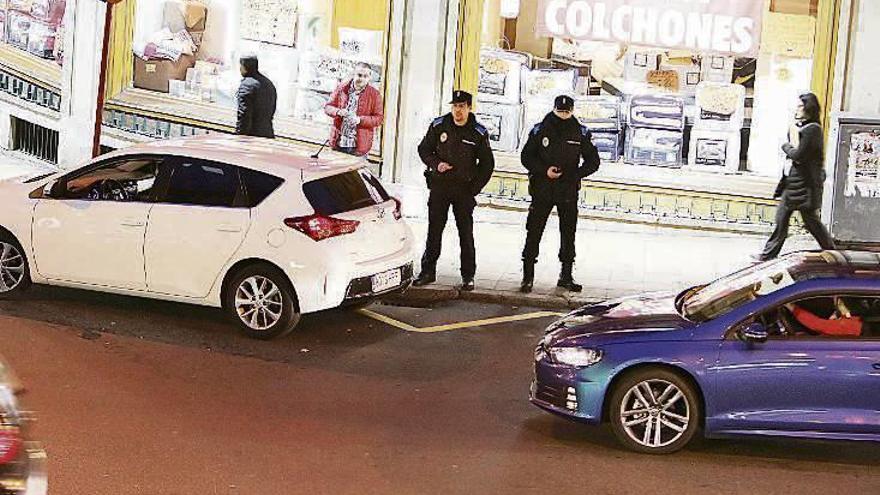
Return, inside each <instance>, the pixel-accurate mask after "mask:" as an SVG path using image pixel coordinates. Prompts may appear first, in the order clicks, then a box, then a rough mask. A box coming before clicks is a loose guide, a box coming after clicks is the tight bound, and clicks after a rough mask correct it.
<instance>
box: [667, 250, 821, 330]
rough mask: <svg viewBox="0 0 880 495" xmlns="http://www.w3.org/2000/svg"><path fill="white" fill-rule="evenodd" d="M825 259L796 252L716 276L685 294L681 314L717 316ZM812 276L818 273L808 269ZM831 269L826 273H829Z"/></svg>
mask: <svg viewBox="0 0 880 495" xmlns="http://www.w3.org/2000/svg"><path fill="white" fill-rule="evenodd" d="M828 261H829V260H827V259H825V258H824V257H823V256H822V255H821V254H819V253H797V254H791V255H788V256H785V257H783V258H780V259H777V260H773V261H770V262H766V263H761V264H758V265H754V266H751V267H748V268H745V269H743V270H740V271H738V272H736V273H733V274H731V275H728V276H726V277H723V278H720V279H718V280H716V281H714V282H712V283H711V284H709V285H707V286H705V287H703V288H701V289H698V290H696V291H694V292H693V293H691V294H689V295H688V296H687V297H686V298H685V299H684V301H683V304H682V306H681V309H682V316H684V317H685V318H687V319H689V320H692V321H707V320H711V319H714V318H717V317H719V316H721V315H723V314H725V313H727V312H729V311H731V310H733V309H735V308H737V307H739V306H741V305H743V304H745V303H747V302H749V301H752V300H754V299H757V298H758V297H762V296H766V295H768V294H772V293H774V292H776V291H778V290H780V289H784V288H785V287H788V286H789V285H792V284H794V283H795V281H797V280H801V279H802V278H803V277H804V273H803V270H802V268H804V267H805V265H806V264H812V263H815V262H819V263H821V264H823V265H827V263H828ZM810 273H811V274H812V276H816V275H818V276H821V274H822V272H821V271H819V272H815V271H814V270H811V271H810ZM832 275H833V271H832V272H829V273H828V276H832Z"/></svg>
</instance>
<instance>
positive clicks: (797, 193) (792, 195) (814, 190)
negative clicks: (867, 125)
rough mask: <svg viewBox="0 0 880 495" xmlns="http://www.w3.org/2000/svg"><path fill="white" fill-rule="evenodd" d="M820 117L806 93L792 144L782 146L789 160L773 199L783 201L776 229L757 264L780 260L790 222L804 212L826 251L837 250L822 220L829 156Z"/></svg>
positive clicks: (816, 101)
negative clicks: (824, 186) (826, 162)
mask: <svg viewBox="0 0 880 495" xmlns="http://www.w3.org/2000/svg"><path fill="white" fill-rule="evenodd" d="M820 113H821V108H820V107H819V99H818V98H816V95H814V94H813V93H806V94H803V95H801V96H800V97H799V101H798V104H797V108H796V110H795V126H794V129H793V131H792V132H790V133H789V142H788V143H785V144H783V145H782V151H784V152H785V155H786V156H787V157H788V160H786V166H785V170H784V171H783V174H782V179H781V180H780V181H779V185H778V186H777V187H776V194H775V195H774V196H773V197H775V198H779V206H778V207H777V208H776V226H775V228H774V230H773V233H772V234H771V235H770V239H768V240H767V244H766V245H765V246H764V251H763V252H762V253H761V254H760V255H757V256H753V258H755V259H756V260H757V261H766V260H769V259H773V258H775V257H777V256H779V252H780V251H782V245H783V244H785V239H786V237H788V223H789V220H790V219H791V215H792V214H793V213H794V212H796V211H798V212H800V214H801V218H802V219H803V220H804V226H805V227H806V228H807V230H808V231H809V232H810V234H812V235H813V237H814V238H815V239H816V241H817V242H818V243H819V246H821V247H822V249H835V245H834V240H833V239H832V238H831V234H829V233H828V229H826V228H825V226H824V225H822V221H821V220H820V219H819V208H821V207H822V188H823V184H824V182H825V167H824V165H823V163H824V158H825V152H824V146H823V132H822V126H821V125H820V124H819V115H820Z"/></svg>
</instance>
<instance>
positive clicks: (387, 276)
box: [372, 268, 401, 292]
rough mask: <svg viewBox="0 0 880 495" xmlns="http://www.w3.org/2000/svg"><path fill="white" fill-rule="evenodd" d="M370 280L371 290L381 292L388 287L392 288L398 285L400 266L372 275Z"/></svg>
mask: <svg viewBox="0 0 880 495" xmlns="http://www.w3.org/2000/svg"><path fill="white" fill-rule="evenodd" d="M372 282H373V292H382V291H386V290H388V289H393V288H395V287H397V286H398V285H400V282H401V275H400V268H395V269H394V270H388V271H387V272H382V273H380V274H378V275H373V278H372Z"/></svg>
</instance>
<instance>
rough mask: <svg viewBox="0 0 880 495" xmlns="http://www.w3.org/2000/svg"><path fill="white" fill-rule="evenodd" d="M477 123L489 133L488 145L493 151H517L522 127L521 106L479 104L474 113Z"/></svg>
mask: <svg viewBox="0 0 880 495" xmlns="http://www.w3.org/2000/svg"><path fill="white" fill-rule="evenodd" d="M474 114H475V116H476V118H477V121H478V122H479V123H480V124H482V125H483V126H484V127H486V129H487V130H488V131H489V144H490V145H491V146H492V149H493V150H495V151H506V152H515V151H518V150H519V143H520V134H521V133H522V125H523V122H522V120H523V118H522V117H523V107H522V105H504V104H501V103H490V102H482V101H481V102H479V103H478V104H477V108H476V111H475V112H474Z"/></svg>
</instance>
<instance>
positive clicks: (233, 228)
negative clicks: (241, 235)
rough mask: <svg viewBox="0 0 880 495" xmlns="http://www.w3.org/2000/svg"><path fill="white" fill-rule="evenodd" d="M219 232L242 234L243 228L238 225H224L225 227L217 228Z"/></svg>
mask: <svg viewBox="0 0 880 495" xmlns="http://www.w3.org/2000/svg"><path fill="white" fill-rule="evenodd" d="M217 232H231V233H236V232H241V227H240V226H238V225H229V224H223V225H221V226H219V227H217Z"/></svg>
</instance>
